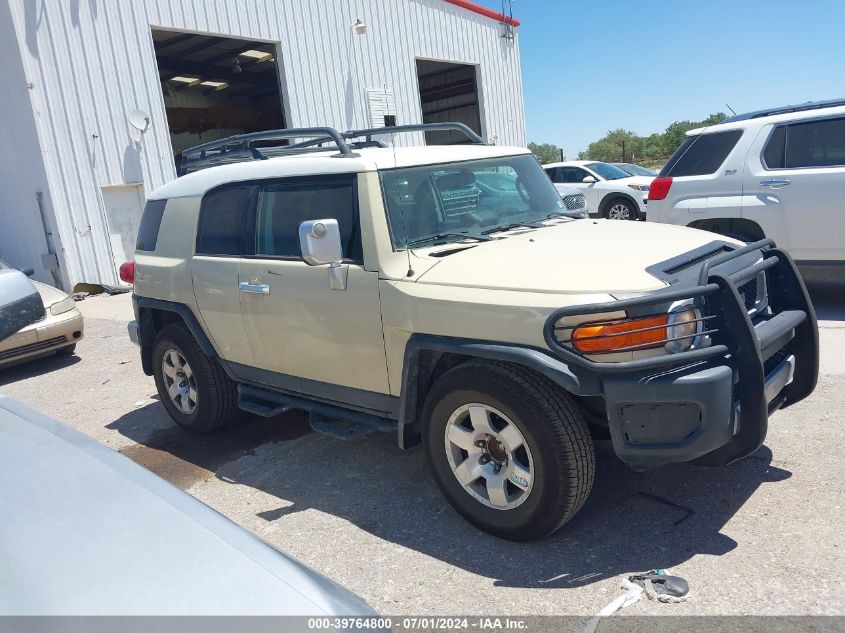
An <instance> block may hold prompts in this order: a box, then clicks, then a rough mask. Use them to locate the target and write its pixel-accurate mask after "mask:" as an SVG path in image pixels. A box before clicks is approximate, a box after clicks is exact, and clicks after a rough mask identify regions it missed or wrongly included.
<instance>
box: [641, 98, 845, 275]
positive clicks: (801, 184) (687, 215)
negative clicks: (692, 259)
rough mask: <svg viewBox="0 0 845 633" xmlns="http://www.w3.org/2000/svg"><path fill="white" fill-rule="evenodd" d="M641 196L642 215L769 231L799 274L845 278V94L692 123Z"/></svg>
mask: <svg viewBox="0 0 845 633" xmlns="http://www.w3.org/2000/svg"><path fill="white" fill-rule="evenodd" d="M649 196H650V204H649V205H648V206H649V210H648V220H649V221H650V222H662V223H665V224H680V225H682V226H691V227H693V228H697V229H705V230H707V231H713V232H714V233H721V234H723V235H728V236H730V237H734V238H737V239H741V240H745V241H749V242H750V241H754V240H760V239H763V238H771V239H773V240H774V241H775V243H777V245H778V246H779V247H781V248H785V249H786V250H787V251H789V253H790V255H792V257H793V258H794V259H795V261H796V263H797V264H798V268H799V269H800V270H801V274H802V275H803V276H804V278H805V280H809V281H823V282H826V281H834V280H836V281H842V280H845V247H843V244H845V220H843V214H842V199H843V196H845V99H836V100H830V101H815V102H808V103H802V104H799V105H792V106H783V107H779V108H770V109H767V110H760V111H758V112H749V113H747V114H738V115H736V116H733V117H731V118H729V119H725V120H724V121H722V122H721V123H719V124H717V125H711V126H710V127H707V128H700V129H696V130H690V131H689V132H687V137H686V140H685V141H684V142H683V143H682V144H681V146H680V147H679V148H678V149H677V150H676V151H675V153H674V154H672V157H671V158H670V159H669V162H667V163H666V165H665V166H664V167H663V169H662V170H661V171H660V174H659V175H658V177H657V178H656V179H655V181H654V183H653V185H652V188H651V192H650V194H649Z"/></svg>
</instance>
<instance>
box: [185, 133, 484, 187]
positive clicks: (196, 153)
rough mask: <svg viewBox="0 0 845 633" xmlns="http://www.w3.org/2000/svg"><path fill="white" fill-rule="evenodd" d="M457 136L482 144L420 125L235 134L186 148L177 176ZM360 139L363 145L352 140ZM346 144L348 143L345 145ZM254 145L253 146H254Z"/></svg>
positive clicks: (476, 140) (472, 136)
mask: <svg viewBox="0 0 845 633" xmlns="http://www.w3.org/2000/svg"><path fill="white" fill-rule="evenodd" d="M444 131H451V132H460V133H462V134H464V135H465V136H466V137H467V138H468V139H469V141H470V143H473V144H482V145H483V144H484V140H483V139H482V138H481V137H480V136H479V135H478V134H476V133H475V131H474V130H472V129H471V128H470V127H468V126H466V125H464V124H463V123H454V122H453V123H421V124H418V125H397V126H393V127H379V128H368V129H363V130H349V131H347V132H344V133H342V134H341V133H340V132H338V131H337V130H335V129H334V128H331V127H306V128H288V129H282V130H268V131H266V132H252V133H250V134H237V135H235V136H229V137H227V138H224V139H220V140H217V141H211V142H208V143H203V144H202V145H196V146H194V147H191V148H188V149H186V150H184V151H183V152H182V158H181V163H180V165H179V175H180V176H184V175H185V174H187V173H190V172H193V171H198V170H200V169H206V168H208V167H216V166H217V165H228V164H231V163H241V162H244V161H249V160H266V159H268V158H271V157H274V156H289V155H296V154H307V153H312V152H325V151H327V150H328V149H330V148H327V147H324V145H325V144H326V143H330V144H332V145H333V146H334V147H335V148H336V149H337V151H338V153H337V154H334V156H335V157H337V158H351V157H356V156H358V154H356V153H355V152H353V151H352V150H353V149H362V148H365V147H385V145H384V143H381V142H379V141H377V140H373V137H374V136H386V135H389V134H402V133H410V132H444ZM362 137H363V138H364V140H363V141H354V140H353V139H360V138H362ZM300 138H302V139H307V140H304V141H300V142H298V143H293V144H290V143H288V144H282V143H279V144H277V145H273V144H272V141H288V140H290V139H300ZM347 141H350V142H347ZM256 144H257V145H256Z"/></svg>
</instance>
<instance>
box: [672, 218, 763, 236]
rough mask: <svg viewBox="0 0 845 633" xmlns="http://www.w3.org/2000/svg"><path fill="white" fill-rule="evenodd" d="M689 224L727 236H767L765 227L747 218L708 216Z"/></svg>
mask: <svg viewBox="0 0 845 633" xmlns="http://www.w3.org/2000/svg"><path fill="white" fill-rule="evenodd" d="M687 226H688V227H690V228H693V229H701V230H703V231H710V232H711V233H717V234H719V235H726V236H727V237H747V238H749V240H750V241H757V240H762V239H765V237H766V233H765V231H763V227H761V226H760V225H759V224H757V223H756V222H755V221H754V220H749V219H747V218H706V219H701V220H696V221H695V222H690V223H689V224H687Z"/></svg>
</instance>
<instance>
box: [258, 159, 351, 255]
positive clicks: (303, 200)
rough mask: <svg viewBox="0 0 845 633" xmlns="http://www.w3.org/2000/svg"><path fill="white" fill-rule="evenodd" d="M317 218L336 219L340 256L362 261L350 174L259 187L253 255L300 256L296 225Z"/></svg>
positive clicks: (291, 180)
mask: <svg viewBox="0 0 845 633" xmlns="http://www.w3.org/2000/svg"><path fill="white" fill-rule="evenodd" d="M320 219H335V220H337V223H338V226H339V227H340V239H341V242H342V243H343V257H344V259H350V260H353V261H362V260H363V257H362V250H361V234H360V231H359V227H358V204H357V199H356V191H355V175H354V174H348V175H347V174H343V175H340V176H326V177H315V178H311V177H309V178H295V179H293V178H292V179H290V180H286V181H281V182H275V183H273V184H268V185H264V186H262V187H261V191H260V193H259V196H258V214H257V218H256V223H255V254H256V255H268V256H273V257H296V258H298V257H301V256H302V251H301V250H300V248H299V225H300V224H302V223H303V222H305V221H306V220H320Z"/></svg>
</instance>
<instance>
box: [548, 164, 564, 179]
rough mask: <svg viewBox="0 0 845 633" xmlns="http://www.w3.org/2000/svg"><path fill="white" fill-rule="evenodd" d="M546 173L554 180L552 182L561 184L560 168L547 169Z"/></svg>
mask: <svg viewBox="0 0 845 633" xmlns="http://www.w3.org/2000/svg"><path fill="white" fill-rule="evenodd" d="M546 173H547V174H548V175H549V178H551V179H552V182H561V179H560V168H559V167H549V168H548V169H546Z"/></svg>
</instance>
